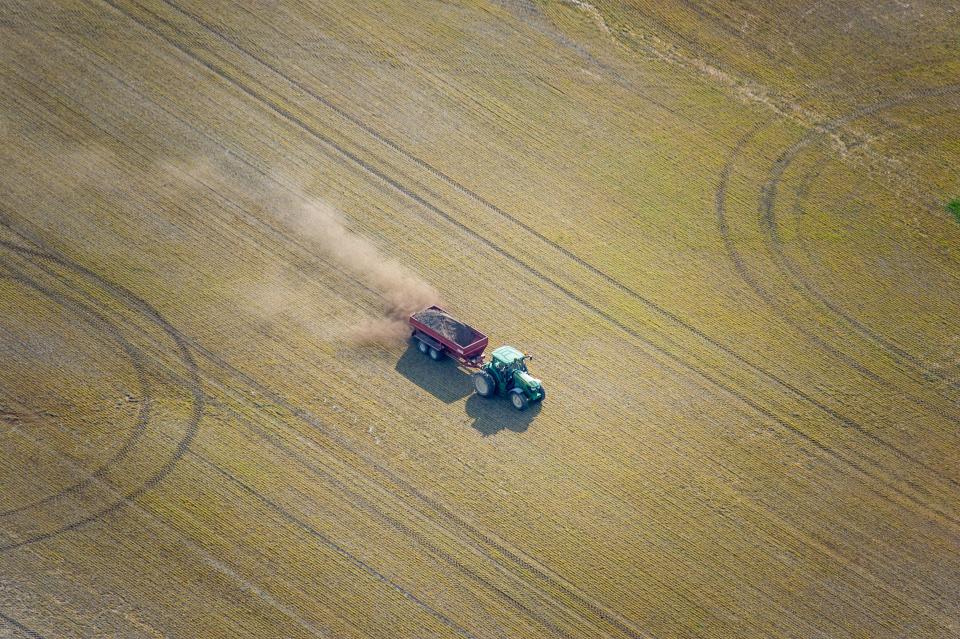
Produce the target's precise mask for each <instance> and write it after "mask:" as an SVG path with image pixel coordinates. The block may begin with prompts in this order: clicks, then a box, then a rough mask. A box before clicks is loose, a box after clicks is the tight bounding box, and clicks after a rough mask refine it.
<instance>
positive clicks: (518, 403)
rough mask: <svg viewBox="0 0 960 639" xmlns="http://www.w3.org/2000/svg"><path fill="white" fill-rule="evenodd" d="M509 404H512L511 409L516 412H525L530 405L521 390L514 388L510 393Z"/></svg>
mask: <svg viewBox="0 0 960 639" xmlns="http://www.w3.org/2000/svg"><path fill="white" fill-rule="evenodd" d="M510 403H511V404H513V407H514V408H516V409H517V410H526V408H527V406H528V405H529V404H530V400H528V399H527V396H526V395H524V394H523V391H522V390H520V389H519V388H514V389H513V390H512V391H510Z"/></svg>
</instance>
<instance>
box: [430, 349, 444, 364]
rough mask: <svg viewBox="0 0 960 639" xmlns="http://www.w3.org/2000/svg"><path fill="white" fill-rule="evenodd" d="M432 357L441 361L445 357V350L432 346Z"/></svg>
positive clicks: (436, 360)
mask: <svg viewBox="0 0 960 639" xmlns="http://www.w3.org/2000/svg"><path fill="white" fill-rule="evenodd" d="M430 359H432V360H433V361H435V362H439V361H440V360H441V359H443V351H438V350H437V349H435V348H434V347H432V346H431V347H430Z"/></svg>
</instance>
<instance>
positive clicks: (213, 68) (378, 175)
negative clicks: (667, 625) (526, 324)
mask: <svg viewBox="0 0 960 639" xmlns="http://www.w3.org/2000/svg"><path fill="white" fill-rule="evenodd" d="M100 1H101V2H103V3H105V4H107V5H109V6H111V7H112V8H114V9H115V10H117V11H118V12H120V13H122V14H123V15H125V16H127V17H128V18H129V19H131V20H132V21H134V22H136V23H137V24H139V25H140V26H141V27H142V28H144V29H146V30H148V31H150V32H152V33H154V34H156V35H157V36H159V37H161V38H162V39H164V40H166V41H167V42H169V43H170V44H171V45H172V46H174V47H175V48H176V49H178V50H179V51H181V52H182V53H183V54H185V55H186V56H187V57H188V58H190V59H192V60H194V61H195V62H197V63H198V64H200V65H201V66H203V67H205V68H206V69H207V70H208V71H210V72H212V73H214V74H215V75H217V76H220V77H221V78H222V79H223V80H225V81H226V82H227V83H229V84H230V85H232V86H234V87H235V88H237V89H239V90H240V91H241V92H243V93H245V94H246V95H248V96H249V97H251V98H253V99H254V100H255V101H257V102H260V103H261V104H263V105H264V106H266V107H267V108H268V109H269V110H271V111H273V112H274V113H276V114H277V115H279V116H281V117H282V118H284V119H286V120H288V121H289V122H291V123H292V124H295V125H296V126H297V127H299V128H301V129H302V130H304V131H305V132H306V133H308V134H309V135H310V136H311V137H313V138H315V139H316V140H318V141H319V142H321V143H322V144H323V145H325V146H327V147H329V148H331V149H333V150H334V151H335V152H337V153H338V154H340V155H341V156H343V157H345V158H346V159H348V160H349V161H351V162H352V163H354V164H355V165H356V166H358V167H359V168H361V169H362V170H363V171H364V172H366V173H368V174H369V175H371V176H372V177H374V178H375V180H376V181H377V182H379V183H381V184H383V185H384V186H385V187H387V188H388V190H393V191H396V192H398V193H400V194H402V195H404V196H406V197H407V198H409V199H411V200H413V201H414V202H416V203H417V204H419V205H420V206H421V207H423V208H425V209H426V210H428V211H430V212H431V213H433V214H435V215H437V216H439V217H441V218H442V219H444V220H445V221H447V222H448V223H450V224H452V225H453V226H455V227H457V228H458V229H459V230H460V231H462V232H463V233H465V234H467V235H469V236H470V237H472V238H474V239H475V240H477V241H479V242H481V243H482V244H484V245H485V246H487V247H488V248H490V249H491V250H493V251H495V252H497V253H498V254H500V255H501V256H502V257H504V258H505V259H507V260H509V261H511V262H513V263H514V264H516V265H517V266H519V267H520V268H522V269H523V270H526V271H527V272H529V273H530V274H531V275H533V276H534V277H535V278H537V279H539V280H541V281H542V282H544V283H545V284H548V285H549V286H551V287H552V288H555V289H556V290H558V291H559V292H560V293H561V294H562V295H564V296H565V297H568V298H569V299H571V300H573V301H574V302H576V303H577V304H579V305H581V306H583V307H584V308H587V309H588V310H590V311H591V312H593V313H594V314H596V315H598V316H599V317H601V318H603V319H604V320H605V321H607V322H608V323H611V324H613V325H614V326H616V327H618V328H620V329H621V330H623V331H624V332H626V333H627V334H628V335H630V336H631V337H633V338H634V339H636V340H638V341H640V342H642V343H644V344H645V345H647V346H648V347H649V348H652V349H653V350H655V351H656V352H658V353H659V354H661V355H662V356H664V357H666V358H667V359H670V360H671V361H673V362H674V363H675V364H678V365H680V366H681V367H682V368H685V369H688V370H690V371H692V372H694V373H695V374H697V375H698V376H700V377H703V378H704V379H706V380H707V381H708V382H710V383H711V384H712V385H714V386H717V387H718V388H720V389H722V390H724V391H726V392H727V393H729V394H731V395H733V396H734V397H735V398H737V399H739V400H740V401H742V402H743V403H745V404H747V405H748V406H750V407H751V408H753V409H754V410H755V411H757V412H758V413H760V414H761V415H764V416H765V417H767V418H768V419H772V420H773V421H774V422H775V423H777V424H778V425H780V426H782V427H784V428H786V429H787V430H790V431H791V432H793V433H794V434H795V435H797V436H799V437H801V438H802V439H804V440H805V441H808V442H809V443H810V444H812V445H814V446H815V447H816V448H817V449H818V450H820V451H821V452H822V453H824V454H827V455H829V456H831V457H834V458H835V459H838V460H840V461H842V462H843V463H846V464H847V465H848V466H850V467H851V468H853V469H854V470H856V471H857V472H858V473H859V474H861V475H863V476H866V477H869V478H871V479H872V480H873V481H875V482H877V483H879V484H881V485H883V486H885V487H886V488H887V489H888V490H890V491H892V492H893V493H895V494H897V495H898V496H900V497H902V498H904V499H906V500H908V501H910V502H912V503H914V504H915V505H916V506H919V507H920V508H923V509H925V510H927V511H928V512H930V513H932V514H934V515H936V516H938V517H940V518H941V519H943V520H945V521H947V522H949V523H951V524H953V525H955V526H960V519H958V518H957V517H956V516H953V515H951V514H949V513H946V512H944V511H943V510H942V509H940V508H937V507H935V506H933V505H930V504H927V503H926V502H924V501H923V500H922V499H920V498H918V497H916V496H915V495H913V494H911V493H909V492H906V491H904V490H903V489H901V488H899V487H898V486H896V485H895V484H893V483H891V482H890V481H888V480H886V479H884V478H882V477H880V476H878V475H875V474H873V473H871V472H870V471H869V470H867V469H866V468H865V467H864V466H863V465H861V464H859V463H858V462H856V461H853V460H852V459H850V458H848V457H846V456H844V455H843V454H841V453H840V452H838V451H836V450H834V449H832V448H830V447H829V446H828V445H825V444H823V443H822V442H820V441H819V440H817V439H816V438H814V437H812V436H811V435H808V434H806V433H805V432H803V431H802V430H801V429H799V428H797V427H795V426H793V425H791V424H788V423H787V422H786V421H784V420H783V419H781V418H779V417H778V416H776V415H775V414H774V413H772V412H771V411H770V410H768V409H766V408H764V407H763V406H762V405H760V404H758V403H757V402H755V401H753V400H752V399H750V398H749V397H748V396H747V395H746V394H745V393H744V392H742V391H739V390H737V389H735V388H732V387H731V386H729V385H726V384H724V383H723V382H721V381H720V380H718V379H717V378H715V377H713V376H711V375H710V374H709V373H706V372H705V371H701V370H699V369H697V368H696V367H694V366H693V365H692V364H689V363H688V362H686V361H685V360H683V358H681V357H679V356H677V355H676V354H675V353H673V352H672V351H668V350H666V349H664V348H663V347H660V346H657V345H656V344H654V343H653V342H651V341H650V340H648V339H647V338H645V337H643V336H642V335H641V334H640V333H639V332H638V331H636V330H634V329H633V328H631V327H629V326H627V325H626V324H624V323H623V322H621V321H620V320H617V319H616V318H615V317H613V316H611V315H610V314H609V313H607V312H606V311H603V310H602V309H600V308H598V307H597V306H595V305H593V304H592V303H590V302H589V301H587V300H586V299H584V298H582V297H580V296H579V295H577V294H576V293H574V292H573V291H572V290H570V289H568V288H566V287H564V286H563V285H561V284H560V283H558V282H556V281H555V280H553V279H551V278H550V277H549V276H547V275H546V274H544V273H543V272H541V271H539V270H537V269H536V268H535V267H533V266H531V265H529V264H527V263H526V262H524V261H523V260H521V259H520V258H518V257H516V256H515V255H513V254H512V253H510V252H509V251H506V250H505V249H503V248H501V247H500V246H499V245H497V244H496V243H494V242H492V241H491V240H489V239H488V238H486V237H484V236H482V235H480V234H479V233H477V232H476V231H473V230H472V229H471V228H470V227H468V226H467V225H465V224H463V223H462V222H460V221H459V220H457V219H456V218H455V217H453V216H452V215H451V214H450V213H448V212H446V211H444V210H442V209H440V208H439V207H438V206H436V205H434V204H432V203H431V202H429V201H428V200H426V199H424V197H423V196H421V195H419V194H417V193H416V192H414V191H412V190H411V189H409V188H408V187H406V186H404V185H403V184H402V183H400V182H398V181H397V180H396V179H394V178H391V177H390V176H388V175H386V174H385V173H384V172H383V171H381V170H379V169H377V168H376V167H374V166H372V165H371V164H370V163H368V162H366V161H365V160H363V159H362V158H360V157H359V156H357V155H356V154H355V153H353V152H351V151H349V150H347V149H345V148H343V147H342V146H340V145H339V144H337V143H336V142H335V141H334V140H332V139H330V138H329V137H327V136H326V135H324V134H323V133H321V132H320V131H318V130H317V129H316V128H314V127H312V126H311V125H309V124H308V123H306V122H305V121H304V120H303V119H302V118H300V117H298V116H297V115H296V114H294V113H293V112H291V111H290V110H289V109H287V108H285V107H283V106H280V105H278V104H276V103H274V102H272V101H271V100H269V99H267V98H266V97H265V96H263V95H261V94H260V93H258V92H257V91H256V90H254V89H252V88H251V87H249V86H247V85H246V84H244V83H243V82H241V81H239V80H237V79H235V78H234V77H232V76H231V75H230V74H229V73H228V72H227V71H226V70H225V69H223V68H222V67H220V66H218V65H217V64H215V63H213V62H210V61H208V60H205V59H203V58H200V57H199V56H198V55H197V54H196V53H194V52H193V51H192V50H191V49H189V48H187V47H186V46H184V45H182V44H180V43H179V42H177V41H176V40H175V39H173V38H171V37H170V36H168V35H166V34H164V33H162V32H161V31H158V30H156V29H153V28H151V27H150V25H148V24H147V23H145V22H144V21H142V20H141V19H140V18H138V17H137V16H135V15H133V14H131V13H129V12H128V11H126V10H125V9H124V8H122V7H121V6H120V5H118V4H117V2H116V0H100ZM164 3H165V4H167V5H169V6H171V8H173V9H175V10H177V11H178V12H180V13H182V14H183V15H184V16H186V17H187V18H189V19H191V20H194V21H195V22H196V23H197V24H198V25H199V26H200V27H201V28H203V29H205V30H207V31H209V32H210V33H212V34H213V35H215V36H217V37H219V38H220V39H222V40H223V41H225V42H227V43H228V44H230V45H231V46H233V47H235V48H237V49H238V50H240V51H241V52H242V53H244V54H245V55H247V56H248V57H250V58H251V59H253V60H255V61H259V59H258V58H257V57H256V56H253V55H252V54H250V53H249V52H246V51H245V50H244V49H242V48H240V47H238V46H237V45H235V44H233V43H232V42H231V41H230V39H229V38H227V37H226V36H223V35H222V34H219V33H218V32H217V31H216V30H215V29H213V28H211V27H210V26H209V25H206V24H205V23H203V22H202V21H201V20H199V19H198V18H196V17H194V16H193V15H192V14H190V13H189V12H186V11H184V10H182V9H180V8H179V7H177V6H176V5H174V4H172V3H171V2H169V0H164ZM138 7H139V8H140V9H141V10H143V11H145V12H146V13H148V14H150V15H151V16H152V17H153V18H154V19H155V20H157V21H158V22H161V23H163V24H165V25H167V27H168V28H170V29H173V30H174V31H179V30H178V29H177V27H176V26H175V25H173V24H171V23H170V22H168V21H167V20H165V19H164V18H161V17H160V16H158V15H156V14H155V13H153V12H152V11H150V10H148V9H145V8H144V7H142V6H139V5H138ZM262 64H264V66H265V67H267V68H271V66H270V65H269V64H267V63H262ZM275 73H276V71H275ZM280 75H281V76H283V74H282V73H281V74H280ZM283 77H285V76H283ZM286 80H287V82H290V83H291V84H292V85H293V86H295V87H297V88H298V89H299V90H300V91H302V92H304V93H306V94H308V95H311V96H313V95H315V94H312V93H311V90H310V89H309V88H308V87H305V86H303V85H301V84H299V83H296V81H293V80H291V79H289V78H286ZM391 144H393V143H391ZM394 146H396V145H395V144H394ZM397 148H399V147H397ZM415 161H416V162H418V163H423V164H424V165H426V163H425V162H424V161H423V160H419V159H417V160H415ZM427 166H429V165H427ZM434 171H436V169H434ZM437 173H438V174H440V173H439V171H437ZM440 175H442V174H440ZM446 179H447V180H449V181H450V182H451V183H453V180H452V178H449V177H447V178H446ZM460 188H461V189H464V191H465V192H466V189H465V187H462V186H461V187H460ZM477 197H479V196H477ZM488 204H489V203H488ZM489 206H493V205H492V204H490V205H489ZM497 211H499V212H500V214H501V215H503V216H505V217H506V218H507V219H510V220H511V221H513V222H515V223H516V224H518V225H520V226H521V227H522V228H524V229H525V230H528V229H529V230H531V231H532V229H530V227H528V226H525V225H524V224H523V223H522V222H520V221H519V220H516V218H513V217H512V216H510V215H509V214H507V213H505V212H503V211H501V210H499V209H497ZM533 233H534V234H535V235H536V236H538V237H539V238H542V239H544V240H545V241H546V242H548V243H550V244H551V246H555V248H557V249H558V250H559V251H560V252H562V253H563V254H564V255H567V256H569V257H571V259H574V260H575V261H576V262H577V263H578V264H580V265H581V266H584V268H587V269H588V270H590V271H591V272H593V273H595V274H597V275H599V276H601V277H602V278H603V279H605V280H606V281H608V283H611V284H612V285H614V286H615V287H616V288H617V289H618V290H621V291H622V292H624V293H627V294H628V295H630V296H631V297H633V298H634V299H637V301H641V302H642V303H644V305H645V306H647V307H648V308H650V309H651V310H654V311H655V312H657V313H658V314H659V315H661V316H663V317H666V318H668V319H670V320H671V321H672V322H674V323H676V324H678V325H680V326H682V327H684V328H685V329H686V330H688V331H689V332H692V333H693V334H695V335H697V336H698V337H699V338H700V339H701V340H703V341H705V342H707V343H709V344H711V345H713V346H714V347H715V348H717V349H719V350H721V351H723V352H724V353H725V354H727V355H729V356H730V357H732V358H734V359H735V360H737V361H738V362H740V363H741V364H743V365H744V366H746V367H748V368H750V369H751V370H753V371H755V372H757V373H759V374H761V375H762V376H764V377H766V378H768V379H770V380H771V381H773V382H774V383H775V384H776V385H778V386H780V387H782V388H784V389H785V390H788V391H789V392H790V393H791V394H792V395H794V396H796V397H798V398H801V399H803V400H805V401H806V402H808V403H810V404H812V405H813V406H815V407H817V408H818V409H819V410H821V411H822V412H824V413H826V414H827V415H828V416H830V417H832V418H833V419H835V420H836V421H838V422H839V423H840V424H841V425H845V426H853V425H854V424H856V422H854V421H853V420H852V419H850V418H847V417H845V416H843V415H841V414H839V413H838V412H837V411H836V410H834V409H832V408H830V407H828V406H826V405H825V404H823V403H822V402H820V401H818V400H816V399H814V398H812V397H811V396H809V395H806V394H805V393H803V391H800V390H799V389H798V388H796V387H794V386H793V385H791V384H789V383H788V382H785V381H783V380H781V379H780V378H778V377H776V376H775V375H773V374H771V373H769V372H768V371H766V370H764V369H762V368H761V367H759V366H757V365H755V364H753V363H751V362H749V361H748V360H746V359H745V358H744V357H743V356H741V355H740V354H738V353H736V352H735V351H732V350H731V349H729V348H727V347H726V346H724V345H723V344H721V343H720V342H718V341H716V340H714V339H713V338H711V337H709V336H708V335H706V334H705V333H703V332H702V331H700V330H699V329H697V328H696V327H694V326H692V325H690V324H688V323H686V322H685V321H684V320H682V319H681V318H679V317H678V316H676V315H674V314H673V313H671V312H670V311H668V310H666V309H663V308H662V307H660V306H658V305H656V304H655V303H654V302H652V301H650V300H647V299H646V298H643V297H642V296H640V295H639V294H638V293H636V292H635V291H633V290H632V289H630V288H628V287H626V286H625V285H624V284H622V283H620V282H619V281H617V280H615V279H614V278H612V277H611V276H609V275H607V274H605V273H604V272H603V271H601V270H599V269H597V268H596V267H594V266H592V265H589V264H588V263H587V262H585V261H584V260H582V259H581V258H578V257H576V256H575V255H574V254H573V253H572V252H570V251H569V250H568V249H565V248H563V247H561V246H559V245H556V244H555V243H551V241H550V240H548V239H547V238H545V237H544V236H542V235H540V234H537V233H536V232H535V231H533ZM858 426H859V425H858ZM860 428H861V429H863V427H862V426H860ZM863 432H867V431H866V430H865V429H864V431H863ZM888 446H889V445H888ZM861 456H862V454H861ZM899 457H900V458H901V459H904V460H906V461H909V457H904V456H903V455H900V456H899ZM863 458H864V459H865V460H866V461H867V462H869V463H870V464H873V465H878V466H879V464H878V463H877V462H876V461H875V460H871V459H870V458H868V457H865V456H863ZM940 478H941V479H942V477H940ZM911 488H913V489H917V488H918V486H916V485H915V484H914V485H911ZM921 492H922V491H921ZM877 494H878V495H880V494H881V493H877ZM882 498H884V499H889V497H887V496H883V497H882Z"/></svg>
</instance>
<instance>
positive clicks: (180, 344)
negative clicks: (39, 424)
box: [0, 217, 205, 552]
mask: <svg viewBox="0 0 960 639" xmlns="http://www.w3.org/2000/svg"><path fill="white" fill-rule="evenodd" d="M0 225H2V226H4V227H6V228H7V229H9V230H10V231H13V232H14V233H16V229H14V228H12V227H11V226H10V225H9V223H8V222H7V221H6V219H4V218H2V217H0ZM0 246H2V247H4V248H6V249H9V250H11V251H13V252H15V253H17V254H19V255H21V256H24V257H26V258H27V259H29V260H39V261H41V262H47V263H51V264H56V265H57V266H60V267H62V268H65V269H67V270H69V271H72V272H74V273H75V274H77V275H80V276H81V277H83V278H84V279H86V280H88V281H90V282H92V283H94V284H95V285H96V286H98V287H99V288H101V289H103V290H105V291H108V292H110V293H111V294H112V296H113V297H115V298H117V299H118V300H120V301H122V302H126V305H127V306H131V305H132V306H133V307H134V308H136V309H138V310H140V312H141V313H142V314H143V315H145V316H146V317H147V318H148V319H150V320H151V321H153V322H154V323H155V324H157V325H158V326H159V327H160V328H161V329H162V330H163V331H164V332H165V333H166V334H167V335H169V336H170V337H171V338H172V339H173V340H174V342H175V343H176V345H177V351H178V356H179V359H180V360H181V362H182V363H183V364H184V366H185V367H186V370H187V381H188V387H189V391H190V394H191V395H192V397H193V405H192V408H191V414H190V417H189V418H188V420H187V424H186V428H185V431H184V435H183V437H182V438H181V439H180V441H179V442H178V443H177V447H176V449H175V451H174V453H173V455H172V456H171V458H170V459H168V460H167V461H166V463H164V465H163V466H161V467H160V469H159V470H157V471H156V472H154V473H153V474H152V475H151V476H150V477H148V478H147V479H146V480H145V481H144V482H143V483H142V484H141V485H140V486H138V487H137V488H135V489H133V490H131V491H129V492H127V493H126V494H125V495H123V497H122V498H121V499H119V500H117V501H115V502H113V503H111V504H109V505H108V506H106V507H104V508H101V509H99V510H98V511H96V512H94V513H92V514H90V515H87V516H85V517H81V518H79V519H76V520H74V521H72V522H69V523H66V524H63V525H61V526H59V527H58V528H56V529H54V530H51V531H48V532H45V533H40V534H36V535H32V536H30V537H28V538H26V539H22V540H19V541H16V542H10V543H7V544H4V545H2V546H0V552H6V551H9V550H14V549H16V548H20V547H22V546H26V545H28V544H33V543H37V542H40V541H45V540H47V539H51V538H53V537H55V536H57V535H60V534H63V533H65V532H69V531H71V530H76V529H78V528H80V527H82V526H85V525H87V524H90V523H93V522H95V521H98V520H100V519H103V518H104V517H107V516H108V515H111V514H113V513H115V512H116V511H118V510H120V509H121V508H123V506H124V505H126V504H128V503H129V502H131V501H134V500H136V499H138V498H139V497H141V496H142V495H143V494H145V493H146V492H147V491H149V490H150V489H152V488H153V487H155V486H156V485H157V484H159V483H160V482H161V481H162V480H163V479H164V478H165V477H166V476H167V475H169V474H170V472H171V471H172V470H173V468H174V466H175V465H176V463H177V462H178V461H179V460H180V459H181V458H182V457H183V455H184V454H185V453H186V451H187V449H188V448H189V447H190V443H191V442H192V441H193V439H194V437H195V436H196V434H197V430H198V429H199V422H200V419H201V418H202V417H203V409H204V402H205V397H204V394H203V390H202V388H201V385H200V379H199V376H198V370H197V366H196V363H195V361H194V359H193V355H192V353H191V352H190V349H189V347H188V345H187V343H186V341H185V340H184V338H183V337H182V336H181V335H180V334H179V332H177V331H176V329H174V328H173V327H172V326H171V325H170V324H169V323H168V322H167V321H166V320H165V319H164V318H163V316H162V315H160V313H159V312H157V311H156V310H155V309H153V307H151V306H150V305H149V304H147V303H146V302H144V301H143V300H141V299H139V298H137V297H136V296H134V295H133V294H132V293H130V292H129V291H127V290H126V289H123V288H122V287H118V286H116V285H113V284H111V283H110V282H108V281H107V280H104V279H103V278H101V277H99V276H98V275H96V274H95V273H93V272H92V271H90V270H89V269H87V268H85V267H83V266H80V265H79V264H76V263H74V262H71V261H70V260H68V259H66V258H64V257H60V256H57V255H53V254H50V253H45V252H43V251H39V250H36V249H31V248H28V247H24V246H20V245H18V244H15V243H13V242H8V241H6V240H0ZM91 312H93V311H92V309H91ZM93 313H94V315H96V313H95V312H93ZM131 446H132V445H131ZM127 452H129V449H128V451H127ZM89 481H93V480H89Z"/></svg>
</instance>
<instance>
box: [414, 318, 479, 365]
mask: <svg viewBox="0 0 960 639" xmlns="http://www.w3.org/2000/svg"><path fill="white" fill-rule="evenodd" d="M410 326H412V327H413V339H414V340H416V342H417V348H419V349H420V352H421V353H424V354H428V355H430V359H433V360H438V359H442V358H443V356H444V355H449V356H450V358H451V359H454V360H456V361H457V362H459V363H460V364H463V365H464V366H466V367H468V368H480V367H481V366H482V365H483V351H484V349H486V348H487V343H488V341H489V340H488V339H487V336H486V335H484V334H483V333H481V332H480V331H478V330H477V329H475V328H473V327H472V326H468V325H466V324H464V323H463V322H461V321H459V320H457V319H454V318H453V317H452V316H451V315H450V314H449V313H447V312H446V311H445V310H443V309H442V308H440V307H439V306H430V307H428V308H425V309H423V310H422V311H417V312H416V313H414V314H413V315H411V316H410Z"/></svg>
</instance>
